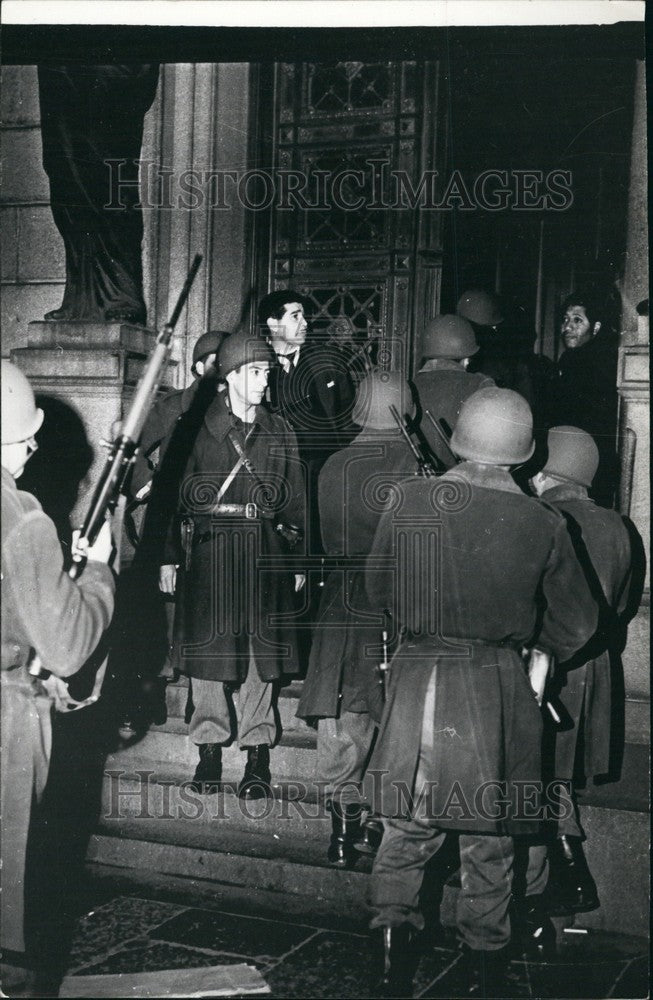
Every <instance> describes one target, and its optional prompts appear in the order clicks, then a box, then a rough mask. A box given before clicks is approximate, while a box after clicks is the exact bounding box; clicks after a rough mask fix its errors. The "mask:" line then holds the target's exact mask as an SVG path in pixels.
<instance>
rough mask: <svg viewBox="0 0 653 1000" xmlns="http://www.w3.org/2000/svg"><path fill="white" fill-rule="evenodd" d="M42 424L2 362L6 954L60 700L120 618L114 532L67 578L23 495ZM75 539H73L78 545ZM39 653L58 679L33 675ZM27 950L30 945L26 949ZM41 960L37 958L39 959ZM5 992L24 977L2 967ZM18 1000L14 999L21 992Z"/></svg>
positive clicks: (16, 937)
mask: <svg viewBox="0 0 653 1000" xmlns="http://www.w3.org/2000/svg"><path fill="white" fill-rule="evenodd" d="M42 422H43V411H42V410H40V409H37V408H36V405H35V401H34V393H33V392H32V389H31V386H30V384H29V382H28V381H27V379H26V378H25V376H24V375H23V373H22V372H21V371H20V370H19V369H18V368H16V367H15V365H13V364H11V363H10V362H9V361H3V362H2V675H1V676H2V786H1V787H2V852H3V856H2V893H1V898H2V949H3V952H4V950H5V949H10V950H11V951H15V952H24V951H25V946H26V942H25V933H24V930H25V913H24V910H25V899H24V884H25V859H26V848H27V835H28V829H29V825H30V816H31V813H32V808H33V801H34V799H38V798H39V797H40V796H41V793H42V792H43V789H44V787H45V782H46V779H47V775H48V768H49V763H50V747H51V742H52V724H51V708H52V699H51V697H50V695H52V697H56V696H57V695H58V694H62V695H63V694H65V683H64V682H63V681H60V680H58V679H59V678H63V677H70V676H71V675H72V674H74V673H76V672H77V671H78V670H79V669H80V667H81V666H82V665H83V664H84V663H85V661H86V660H87V659H88V657H89V656H90V655H91V653H92V652H93V651H94V650H95V648H96V646H97V644H98V643H99V641H100V638H101V637H102V634H103V633H104V631H105V629H106V628H107V626H108V625H109V621H110V618H111V615H112V612H113V590H114V584H113V575H112V573H111V570H110V569H109V568H108V566H107V565H106V564H107V563H108V562H109V559H110V556H111V550H112V540H111V533H110V530H109V525H108V524H106V525H104V526H103V528H102V530H101V532H100V534H99V536H98V538H97V541H96V542H95V544H94V545H92V546H90V547H89V548H88V550H87V552H86V556H87V558H88V563H87V565H86V568H85V571H84V573H83V575H82V576H81V577H80V579H79V581H77V582H74V581H73V580H71V578H70V577H69V576H68V575H67V573H65V572H64V569H63V553H62V550H61V546H60V544H59V540H58V538H57V533H56V530H55V527H54V524H53V523H52V521H51V520H50V518H49V517H47V516H46V515H45V514H44V513H43V511H42V509H41V506H40V504H39V503H38V502H37V501H36V499H35V498H34V497H33V496H31V494H29V493H24V492H22V491H20V490H18V489H17V488H16V483H15V480H16V479H18V478H19V477H20V475H21V474H22V472H23V469H24V468H25V465H26V463H27V461H28V459H29V457H30V455H32V454H33V453H34V452H35V451H36V449H37V447H38V445H37V443H36V440H35V437H34V435H35V434H36V433H37V431H38V430H39V428H40V426H41V424H42ZM75 541H76V536H75V537H74V539H73V544H75ZM32 652H35V653H36V654H37V655H38V657H39V658H40V660H41V663H42V664H43V667H45V668H46V669H47V670H48V671H49V672H50V673H51V675H52V676H51V677H50V678H49V679H48V681H46V682H45V683H43V682H41V681H39V680H35V679H33V678H32V677H31V676H30V674H29V672H28V661H29V659H30V655H31V654H32ZM28 944H29V942H28ZM34 957H35V958H38V956H34ZM2 972H3V981H2V988H3V990H5V991H6V992H8V991H9V989H10V988H11V989H12V990H13V989H14V988H15V987H16V986H17V980H18V979H19V978H20V976H13V977H12V970H11V969H7V968H5V964H4V963H3V969H2ZM11 995H14V994H13V993H12V994H11Z"/></svg>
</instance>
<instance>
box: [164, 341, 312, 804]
mask: <svg viewBox="0 0 653 1000" xmlns="http://www.w3.org/2000/svg"><path fill="white" fill-rule="evenodd" d="M273 364H274V355H273V353H272V350H271V349H270V347H269V346H268V344H266V342H265V341H264V340H263V339H262V338H259V337H252V336H249V335H248V334H246V333H234V334H232V335H231V336H229V337H227V338H225V340H223V342H222V343H221V345H220V349H219V351H218V374H219V378H220V379H221V381H222V382H223V384H224V391H223V392H220V393H218V394H217V395H216V396H215V397H214V398H213V401H212V403H211V405H210V406H209V408H208V409H207V411H206V414H205V416H204V420H203V422H202V424H201V426H200V429H199V431H198V433H197V436H196V439H195V442H194V445H193V448H192V451H191V454H190V456H189V458H188V461H187V463H186V467H185V470H184V474H183V476H182V479H181V489H180V493H179V501H178V515H179V517H178V518H176V519H175V521H174V522H173V523H172V524H171V528H170V531H169V533H168V543H167V547H166V552H165V558H164V560H163V564H162V566H161V571H160V581H161V587H162V590H163V591H164V593H170V594H172V593H174V592H175V590H176V589H177V579H178V577H179V590H180V601H179V602H178V609H177V617H176V621H175V654H176V663H177V664H178V667H179V669H180V671H181V672H182V673H184V674H187V675H188V676H189V677H190V686H191V696H192V703H193V706H194V710H193V714H192V716H191V719H190V726H189V735H190V739H191V741H192V742H193V743H194V744H195V745H196V746H197V748H198V752H199V763H198V765H197V768H196V771H195V775H194V777H193V787H194V788H195V789H196V791H198V792H199V793H200V794H211V793H214V792H217V791H218V788H219V782H220V780H221V777H222V747H223V746H224V745H225V744H228V743H231V742H232V738H233V737H234V736H236V737H237V740H238V745H239V747H240V749H241V750H243V751H245V750H246V751H247V762H246V765H245V772H244V775H243V778H242V780H241V782H240V785H239V795H240V796H241V797H245V798H261V797H264V796H270V795H271V794H272V793H271V788H270V781H271V773H270V752H269V751H270V747H271V746H272V744H273V743H275V742H276V738H277V721H276V712H275V706H274V695H275V682H277V681H278V680H279V679H280V678H281V677H282V676H287V675H290V676H292V675H294V674H296V673H297V672H298V669H299V664H298V654H297V642H296V636H295V634H294V630H292V629H291V628H288V627H286V626H284V627H283V628H282V626H281V625H280V624H279V621H280V619H283V618H284V617H285V618H286V619H287V618H289V617H291V616H292V615H294V613H295V610H296V608H295V598H294V591H295V590H296V589H299V588H300V587H301V586H302V585H303V576H302V575H301V574H295V575H294V577H293V573H292V572H291V571H289V570H288V569H287V568H285V566H284V567H282V568H280V569H277V568H275V565H274V559H275V557H277V558H278V557H281V556H284V555H286V554H287V546H286V542H285V539H286V538H287V537H288V535H289V531H290V528H291V526H292V527H293V530H294V532H295V535H299V534H300V533H301V529H302V527H303V522H304V483H303V479H302V470H301V465H300V461H299V456H298V452H297V444H296V441H295V436H294V434H293V433H292V431H291V430H290V428H289V427H288V426H287V424H286V423H285V422H284V420H283V419H282V418H281V417H279V416H278V415H276V414H271V413H270V412H269V411H268V410H267V409H266V408H265V407H264V406H262V405H261V403H262V400H263V397H264V395H265V390H266V385H267V380H268V375H269V371H270V368H271V366H272V365H273ZM180 521H181V525H180V523H179V522H180ZM180 526H181V529H182V533H181V535H180V531H179V528H180ZM180 539H182V540H183V544H182V543H181V541H180ZM260 558H264V559H265V560H266V567H265V568H263V569H261V568H260V565H259V559H260ZM234 716H235V720H236V732H234V730H233V726H232V718H233V717H234Z"/></svg>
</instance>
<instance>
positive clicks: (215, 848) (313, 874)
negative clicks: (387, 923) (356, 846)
mask: <svg viewBox="0 0 653 1000" xmlns="http://www.w3.org/2000/svg"><path fill="white" fill-rule="evenodd" d="M176 829H177V830H178V829H179V828H178V827H177V828H176ZM116 834H118V835H116ZM173 835H174V834H173V828H171V827H170V824H169V823H168V822H162V821H161V820H157V819H154V820H147V819H145V820H138V819H133V820H122V821H121V823H120V826H119V827H117V828H116V829H115V830H112V831H111V832H108V831H107V829H106V828H105V827H103V826H100V828H99V829H98V831H97V832H96V833H95V834H94V836H93V837H92V838H91V841H90V844H89V849H88V853H87V860H88V861H92V862H97V863H100V864H104V865H112V866H114V867H118V868H136V869H149V870H153V871H156V872H158V873H161V874H169V875H172V876H176V877H179V876H181V877H184V878H187V879H192V880H193V881H195V880H199V881H202V882H205V881H211V882H215V883H217V884H219V885H220V886H225V885H228V886H234V887H236V888H242V887H248V888H249V889H250V890H251V891H252V892H256V891H257V890H259V889H260V890H264V891H265V892H268V893H269V892H271V891H272V892H275V891H276V892H284V893H289V894H293V895H297V896H301V897H303V898H304V899H306V898H307V897H309V898H314V899H315V901H316V903H318V904H320V905H322V904H324V903H325V902H327V901H328V902H329V903H330V904H331V905H332V906H333V907H336V908H337V907H338V906H340V905H342V906H343V908H344V909H346V910H347V912H349V913H351V912H352V911H359V912H361V911H362V910H363V908H364V906H365V899H366V890H367V884H368V879H369V875H368V874H367V873H366V872H364V871H342V870H339V869H335V868H332V867H330V866H329V865H328V863H327V862H326V858H325V849H324V844H322V843H317V842H315V841H313V840H307V839H302V838H296V839H295V838H293V839H292V841H288V840H281V839H279V840H278V841H277V840H275V839H274V838H272V837H270V835H269V834H268V833H261V834H257V833H252V832H250V831H243V830H235V831H233V832H229V831H226V830H225V829H224V827H223V825H221V827H220V832H219V834H216V833H215V832H214V831H213V830H212V829H210V828H209V827H204V828H202V829H200V827H199V826H198V827H197V828H193V829H192V830H191V829H190V824H187V825H186V826H185V827H184V830H183V837H184V840H185V841H186V842H185V843H181V844H180V843H175V842H174V841H173V840H171V836H173ZM367 864H368V868H369V862H367Z"/></svg>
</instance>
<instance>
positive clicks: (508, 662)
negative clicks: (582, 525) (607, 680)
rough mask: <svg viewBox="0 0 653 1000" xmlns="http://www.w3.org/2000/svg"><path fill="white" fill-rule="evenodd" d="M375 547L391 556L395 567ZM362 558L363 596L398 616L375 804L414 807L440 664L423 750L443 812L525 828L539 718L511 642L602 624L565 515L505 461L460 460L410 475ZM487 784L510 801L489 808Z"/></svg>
mask: <svg viewBox="0 0 653 1000" xmlns="http://www.w3.org/2000/svg"><path fill="white" fill-rule="evenodd" d="M384 560H390V561H391V562H392V561H394V564H395V568H394V571H393V572H392V573H388V571H387V570H384V568H383V565H382V563H383V561H384ZM368 565H369V571H368V581H367V587H368V592H369V598H370V600H371V601H372V602H373V603H375V604H376V605H377V606H387V607H391V608H392V609H393V613H394V615H395V618H396V620H397V621H398V623H399V624H400V625H402V626H404V627H405V629H406V639H405V643H404V645H403V646H402V647H401V648H400V650H399V652H398V653H397V655H396V656H395V657H394V659H393V662H392V667H391V671H390V684H389V690H388V697H387V701H386V705H385V709H384V713H383V718H382V721H381V726H380V730H379V737H378V740H377V744H376V748H375V752H374V754H373V758H372V761H371V763H370V766H369V768H368V775H367V777H368V779H370V780H372V781H373V787H372V788H371V789H368V790H367V793H368V794H372V795H373V800H374V806H375V808H376V810H377V811H379V812H381V813H384V814H385V815H407V813H408V811H409V807H408V805H407V801H406V799H405V797H403V796H402V795H401V794H399V790H400V789H401V788H405V789H407V790H408V792H410V793H412V792H414V790H415V776H416V771H417V765H418V759H419V755H420V742H421V728H422V717H423V711H424V703H425V696H426V689H427V685H428V682H429V679H430V677H431V674H432V672H433V669H434V667H435V668H436V671H437V675H436V689H435V708H434V717H433V727H432V730H431V731H430V739H431V742H432V746H431V747H430V749H429V751H428V754H427V757H426V759H425V760H424V762H423V763H424V765H425V768H426V775H427V778H428V780H429V781H431V782H433V783H434V785H433V789H434V791H433V802H432V808H433V810H434V814H435V815H436V816H437V817H438V823H439V825H441V826H442V827H445V828H446V827H448V828H453V829H459V830H467V831H478V832H483V833H512V832H529V831H532V830H533V829H534V828H536V826H537V820H538V819H539V814H536V815H535V816H534V815H533V811H532V810H530V812H529V809H528V808H526V807H524V805H523V803H521V805H520V802H519V796H520V791H519V789H520V788H523V787H524V786H523V785H519V782H527V783H530V785H531V786H533V790H532V794H536V793H537V786H538V783H539V782H540V779H541V747H540V744H541V736H542V721H541V715H540V709H539V708H538V705H537V702H536V700H535V696H534V694H533V692H532V690H531V687H530V683H529V681H528V678H527V676H526V673H525V669H524V665H523V662H522V659H521V656H520V650H521V647H522V646H523V645H529V644H531V643H537V645H538V646H539V647H540V648H542V649H544V650H545V651H547V652H549V653H551V654H553V655H554V656H556V657H558V658H562V659H568V658H569V657H570V656H571V655H573V653H575V652H576V650H577V649H579V648H580V647H581V646H583V645H584V643H585V642H586V641H587V640H588V638H589V637H590V636H591V635H592V634H593V632H594V630H595V628H596V623H597V608H596V604H595V602H594V600H593V599H592V596H591V593H590V591H589V588H588V585H587V583H586V581H585V577H584V575H583V571H582V569H581V567H580V565H579V563H578V561H577V559H576V556H575V555H574V551H573V548H572V545H571V541H570V538H569V535H568V532H567V528H566V524H565V521H564V518H563V517H562V516H561V515H560V514H559V513H558V512H556V511H554V510H553V509H552V508H549V507H544V506H543V505H541V504H540V503H539V502H538V501H537V500H534V499H532V498H530V497H527V496H525V495H524V494H523V493H521V491H520V490H519V489H518V487H517V486H516V484H515V483H514V481H513V480H512V478H511V476H510V475H509V473H508V472H505V471H502V470H501V469H498V468H493V467H491V466H483V465H477V464H476V463H472V462H465V463H462V464H460V465H458V466H456V467H455V468H454V469H452V470H451V471H450V472H448V473H447V474H446V475H445V476H443V477H441V478H440V479H435V480H433V479H431V480H428V479H426V480H415V481H412V482H409V483H408V484H407V485H406V487H405V499H404V501H403V503H402V504H401V506H400V507H399V508H398V509H396V510H394V511H389V512H387V513H386V514H384V516H383V518H382V519H381V522H380V524H379V528H378V531H377V534H376V537H375V541H374V545H373V548H372V552H371V554H370V557H369V560H368ZM393 577H394V579H395V581H397V582H396V583H395V584H394V585H393V584H392V578H393ZM488 783H489V784H488ZM497 783H498V784H497ZM486 793H487V795H489V797H490V801H493V800H495V799H496V797H497V794H505V795H506V797H507V799H508V800H509V802H510V803H511V804H510V807H508V808H506V809H504V810H503V811H498V812H497V813H496V816H495V815H494V812H493V810H494V808H495V806H492V809H490V807H489V806H488V802H487V800H486V799H484V798H483V796H484V795H485V794H486ZM479 796H480V798H479ZM452 798H453V799H458V800H459V802H460V805H459V807H457V808H456V807H454V806H453V805H452Z"/></svg>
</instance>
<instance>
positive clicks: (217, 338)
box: [193, 330, 229, 364]
mask: <svg viewBox="0 0 653 1000" xmlns="http://www.w3.org/2000/svg"><path fill="white" fill-rule="evenodd" d="M228 336H229V334H228V333H227V331H226V330H209V332H208V333H203V334H202V336H201V337H199V338H198V339H197V340H196V341H195V346H194V348H193V364H196V362H198V361H202V360H203V359H204V358H205V357H206V356H207V354H217V352H218V349H219V347H220V344H221V343H222V341H223V340H224V338H225V337H228Z"/></svg>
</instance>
